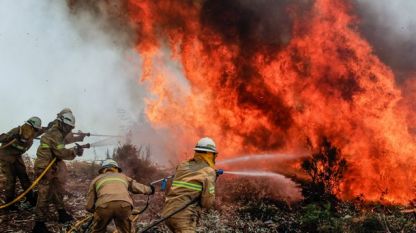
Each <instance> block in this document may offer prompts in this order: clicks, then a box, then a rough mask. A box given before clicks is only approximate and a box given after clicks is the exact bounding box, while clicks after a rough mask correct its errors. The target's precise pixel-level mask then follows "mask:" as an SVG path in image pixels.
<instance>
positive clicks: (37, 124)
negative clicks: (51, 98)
mask: <svg viewBox="0 0 416 233" xmlns="http://www.w3.org/2000/svg"><path fill="white" fill-rule="evenodd" d="M26 124H28V125H30V126H32V127H33V128H35V129H37V130H41V129H42V121H41V119H40V118H39V117H36V116H34V117H31V118H29V120H27V121H26Z"/></svg>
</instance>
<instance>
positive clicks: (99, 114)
mask: <svg viewBox="0 0 416 233" xmlns="http://www.w3.org/2000/svg"><path fill="white" fill-rule="evenodd" d="M0 51H1V52H0V74H1V78H0V100H1V105H0V106H1V114H0V132H1V133H2V132H6V131H8V130H9V129H11V128H13V127H15V126H17V125H19V124H22V123H23V122H24V121H25V120H26V119H27V118H29V117H30V116H33V115H37V116H39V117H41V118H42V120H43V122H44V125H46V124H47V123H48V122H49V121H51V120H53V119H54V118H55V117H56V113H57V112H58V111H60V110H61V109H62V108H64V107H70V108H71V109H72V110H73V112H74V114H75V116H76V119H77V127H76V129H75V130H78V129H81V130H83V131H89V132H93V133H100V134H126V133H127V131H128V130H130V129H131V127H132V126H133V125H136V126H142V127H143V128H145V131H144V130H143V131H141V132H140V133H142V134H143V135H145V136H146V137H141V139H143V138H144V139H143V140H142V141H133V143H135V144H152V146H153V147H154V148H162V147H163V146H161V145H160V144H158V143H159V142H158V140H157V137H156V136H155V132H154V130H153V129H152V128H151V127H150V126H149V124H148V123H147V122H146V119H145V117H143V109H144V104H143V96H145V91H144V88H143V87H142V86H140V85H138V84H137V79H138V78H140V77H139V74H140V72H139V71H140V70H139V67H140V63H139V61H140V58H139V57H138V55H137V54H136V53H135V52H134V51H133V50H128V49H123V48H121V47H120V46H115V43H114V38H113V37H111V36H109V35H108V34H107V32H106V31H105V30H103V28H102V27H101V24H100V22H99V21H97V20H95V19H94V18H93V17H88V15H81V16H78V17H74V16H73V15H71V14H70V11H69V8H68V6H67V3H66V1H51V0H25V1H8V0H0ZM144 126H145V127H144ZM95 140H99V138H89V139H88V141H89V142H93V141H95ZM37 145H38V144H37V143H36V144H35V145H34V146H33V147H32V149H31V150H30V151H29V154H30V155H31V156H32V157H34V156H35V153H36V148H37ZM110 149H111V147H110ZM96 152H97V156H98V157H101V156H103V157H104V156H105V148H104V149H98V148H97V150H96ZM158 154H163V152H161V151H159V152H158ZM94 156H95V155H94V154H93V152H92V150H90V151H88V152H87V153H86V156H85V159H92V158H93V157H94Z"/></svg>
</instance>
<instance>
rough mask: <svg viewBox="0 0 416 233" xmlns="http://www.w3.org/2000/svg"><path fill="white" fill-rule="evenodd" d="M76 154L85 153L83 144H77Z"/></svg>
mask: <svg viewBox="0 0 416 233" xmlns="http://www.w3.org/2000/svg"><path fill="white" fill-rule="evenodd" d="M75 145H76V146H75V148H74V149H75V154H76V155H77V156H82V154H83V153H84V148H82V146H80V145H79V144H75Z"/></svg>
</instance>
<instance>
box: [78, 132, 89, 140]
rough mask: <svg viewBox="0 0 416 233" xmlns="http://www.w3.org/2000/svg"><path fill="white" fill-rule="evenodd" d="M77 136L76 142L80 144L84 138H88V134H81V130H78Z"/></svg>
mask: <svg viewBox="0 0 416 233" xmlns="http://www.w3.org/2000/svg"><path fill="white" fill-rule="evenodd" d="M77 134H78V135H79V136H78V140H79V141H81V142H82V141H84V138H85V137H87V136H90V135H89V133H83V132H82V131H81V130H79V131H78V133H77Z"/></svg>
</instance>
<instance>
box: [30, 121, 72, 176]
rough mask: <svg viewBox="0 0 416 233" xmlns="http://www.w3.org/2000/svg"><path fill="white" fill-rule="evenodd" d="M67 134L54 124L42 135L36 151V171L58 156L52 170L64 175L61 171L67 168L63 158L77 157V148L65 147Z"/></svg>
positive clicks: (41, 169) (42, 168) (56, 173)
mask: <svg viewBox="0 0 416 233" xmlns="http://www.w3.org/2000/svg"><path fill="white" fill-rule="evenodd" d="M65 136H66V135H64V134H63V132H62V131H61V130H60V129H59V128H58V126H57V125H54V126H53V127H52V128H51V129H49V130H48V131H47V132H46V133H45V134H44V135H43V136H42V137H41V139H40V146H39V148H38V151H37V153H36V155H37V157H36V160H35V172H37V171H40V172H41V171H43V170H44V169H45V168H46V167H47V166H48V164H49V163H50V162H51V161H52V160H53V159H54V158H56V159H57V160H56V162H55V164H54V166H53V167H52V169H51V171H54V173H55V175H56V176H59V175H63V174H62V173H61V172H64V171H65V170H66V165H65V162H63V160H73V159H74V158H75V157H76V155H75V149H66V148H65Z"/></svg>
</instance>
